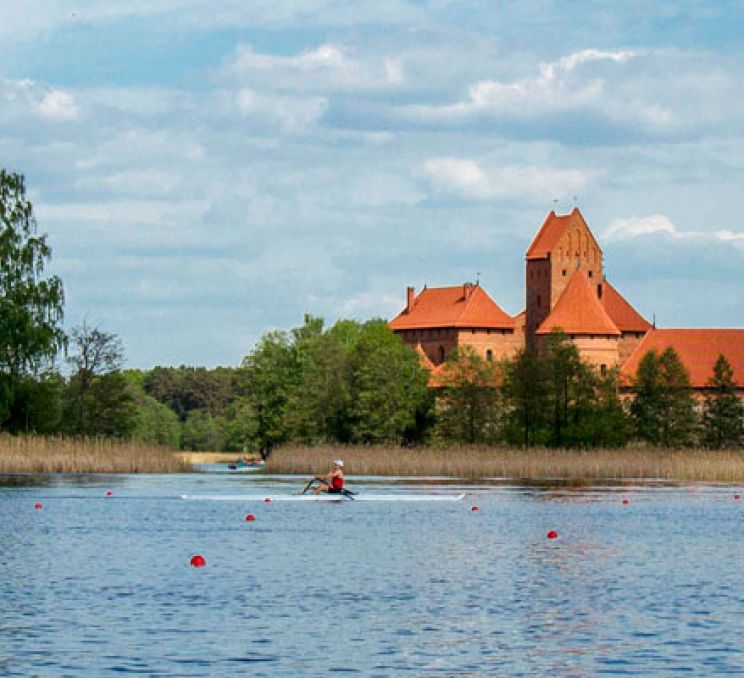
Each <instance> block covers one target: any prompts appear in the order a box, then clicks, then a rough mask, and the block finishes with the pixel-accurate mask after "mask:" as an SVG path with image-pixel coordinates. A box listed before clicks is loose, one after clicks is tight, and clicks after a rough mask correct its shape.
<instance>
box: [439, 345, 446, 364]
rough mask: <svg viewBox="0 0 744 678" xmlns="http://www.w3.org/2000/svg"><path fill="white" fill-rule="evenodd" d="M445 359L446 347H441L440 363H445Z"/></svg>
mask: <svg viewBox="0 0 744 678" xmlns="http://www.w3.org/2000/svg"><path fill="white" fill-rule="evenodd" d="M444 357H445V356H444V346H440V347H439V362H440V363H443V362H444Z"/></svg>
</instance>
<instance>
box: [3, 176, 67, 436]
mask: <svg viewBox="0 0 744 678" xmlns="http://www.w3.org/2000/svg"><path fill="white" fill-rule="evenodd" d="M51 255H52V252H51V248H50V247H49V245H48V244H47V242H46V236H45V235H39V234H38V232H37V225H36V220H35V218H34V215H33V207H32V205H31V203H30V202H29V201H28V200H27V199H26V186H25V182H24V179H23V176H22V175H20V174H13V173H8V172H6V171H5V170H0V424H2V423H3V422H4V421H5V420H6V419H7V417H8V414H9V410H10V408H11V405H12V402H13V400H14V398H15V394H16V389H17V387H18V385H19V382H20V380H21V379H22V378H24V377H25V376H28V375H32V376H33V375H36V374H37V373H38V371H39V370H40V369H41V368H42V367H44V366H45V365H48V364H49V363H51V361H53V360H54V358H55V356H56V355H57V353H58V351H59V350H60V349H61V348H62V347H63V346H64V341H65V335H64V332H63V331H62V328H61V322H62V313H63V306H64V293H63V289H62V281H61V280H60V279H59V278H58V277H57V276H49V277H45V276H44V267H45V266H46V264H47V263H48V262H49V260H50V259H51ZM21 419H25V416H22V417H21Z"/></svg>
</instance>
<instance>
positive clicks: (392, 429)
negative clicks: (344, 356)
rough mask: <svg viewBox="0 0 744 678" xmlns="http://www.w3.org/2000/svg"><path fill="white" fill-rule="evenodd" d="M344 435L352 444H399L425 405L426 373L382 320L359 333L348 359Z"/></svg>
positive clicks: (366, 326)
mask: <svg viewBox="0 0 744 678" xmlns="http://www.w3.org/2000/svg"><path fill="white" fill-rule="evenodd" d="M349 365H350V370H349V371H350V374H349V380H350V381H349V394H350V402H351V404H350V407H349V423H348V425H349V432H350V440H351V442H354V443H365V444H367V443H392V444H399V443H401V442H403V441H405V440H406V439H407V438H408V437H410V436H411V434H412V431H414V430H415V429H416V426H417V417H418V416H420V413H421V408H422V405H423V404H424V403H426V402H428V398H427V392H426V391H427V382H428V378H429V375H428V372H427V371H426V370H425V369H424V368H422V367H421V365H420V363H419V358H418V355H417V354H416V352H415V351H414V350H413V349H411V348H410V347H409V346H406V345H405V344H404V343H403V341H402V340H401V339H400V337H398V336H397V335H396V334H395V333H394V332H393V331H392V330H391V329H390V328H389V327H388V325H387V322H386V321H384V320H370V321H368V322H366V323H364V325H363V326H362V328H361V331H360V334H359V337H358V338H357V341H356V342H355V344H354V347H353V348H352V351H351V355H350V357H349Z"/></svg>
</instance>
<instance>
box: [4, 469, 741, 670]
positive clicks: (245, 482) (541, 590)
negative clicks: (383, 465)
mask: <svg viewBox="0 0 744 678" xmlns="http://www.w3.org/2000/svg"><path fill="white" fill-rule="evenodd" d="M303 483H304V478H288V477H275V478H272V477H268V476H251V475H248V474H246V475H226V474H217V473H202V474H190V475H173V476H147V475H145V476H97V477H76V476H46V477H16V478H7V477H6V478H4V479H3V478H0V606H1V611H2V615H1V616H0V674H3V675H22V676H60V675H70V676H101V675H109V674H112V673H140V674H144V675H151V676H205V675H214V676H230V675H251V676H264V675H265V676H316V675H317V676H321V675H328V674H331V673H357V674H360V675H364V676H394V675H402V674H408V675H416V676H418V675H443V676H470V675H509V676H534V675H546V674H553V675H556V676H596V675H644V676H648V675H654V674H658V675H669V674H674V673H683V672H684V673H688V674H690V675H696V676H700V675H725V674H744V650H743V649H742V645H743V643H742V638H744V501H737V500H736V499H735V498H734V497H735V495H736V494H742V493H743V492H742V488H741V486H726V485H715V486H711V485H701V484H694V485H689V484H688V485H674V484H669V483H636V484H634V483H626V484H622V485H619V484H608V485H605V486H602V485H591V486H585V487H580V488H571V487H561V486H560V485H551V484H550V483H537V484H531V485H519V484H510V483H505V482H499V481H493V482H482V483H478V484H474V485H472V484H464V483H458V482H452V481H445V480H431V481H428V482H422V481H416V480H405V479H403V480H396V479H383V480H374V479H356V482H355V483H354V489H356V490H358V491H359V492H375V493H377V492H393V493H396V492H403V491H406V492H426V493H444V494H454V493H457V492H461V491H464V492H468V493H469V494H468V496H467V497H466V499H465V500H464V501H460V502H433V503H425V502H420V503H405V502H365V503H362V502H350V501H344V502H343V503H336V502H332V503H326V502H317V503H316V502H307V503H305V502H272V503H263V502H257V503H251V504H248V503H241V502H237V503H233V502H189V501H183V500H181V499H180V498H179V495H181V494H241V493H250V494H256V493H258V494H277V493H289V492H296V491H297V490H299V489H300V488H301V487H302V485H303ZM109 490H110V491H111V492H112V493H113V496H111V497H106V492H107V491H109ZM623 498H627V499H629V503H628V504H623V502H622V500H623ZM36 502H40V503H42V505H43V508H41V509H40V510H36V509H34V504H35V503H36ZM475 505H477V506H478V507H479V510H478V511H473V510H471V507H472V506H475ZM247 513H252V514H254V515H255V516H256V520H255V521H254V522H247V521H246V520H245V516H246V514H247ZM549 530H556V531H557V532H558V535H559V536H558V538H557V539H554V540H550V539H547V538H546V534H547V532H548V531H549ZM195 554H201V555H203V556H204V558H205V559H206V566H205V567H202V568H193V567H191V566H190V565H189V561H190V558H191V557H192V556H193V555H195Z"/></svg>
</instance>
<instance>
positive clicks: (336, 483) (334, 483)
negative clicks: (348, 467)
mask: <svg viewBox="0 0 744 678" xmlns="http://www.w3.org/2000/svg"><path fill="white" fill-rule="evenodd" d="M331 487H332V488H333V489H334V490H342V489H343V487H344V479H343V478H341V477H340V476H333V478H331Z"/></svg>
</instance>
